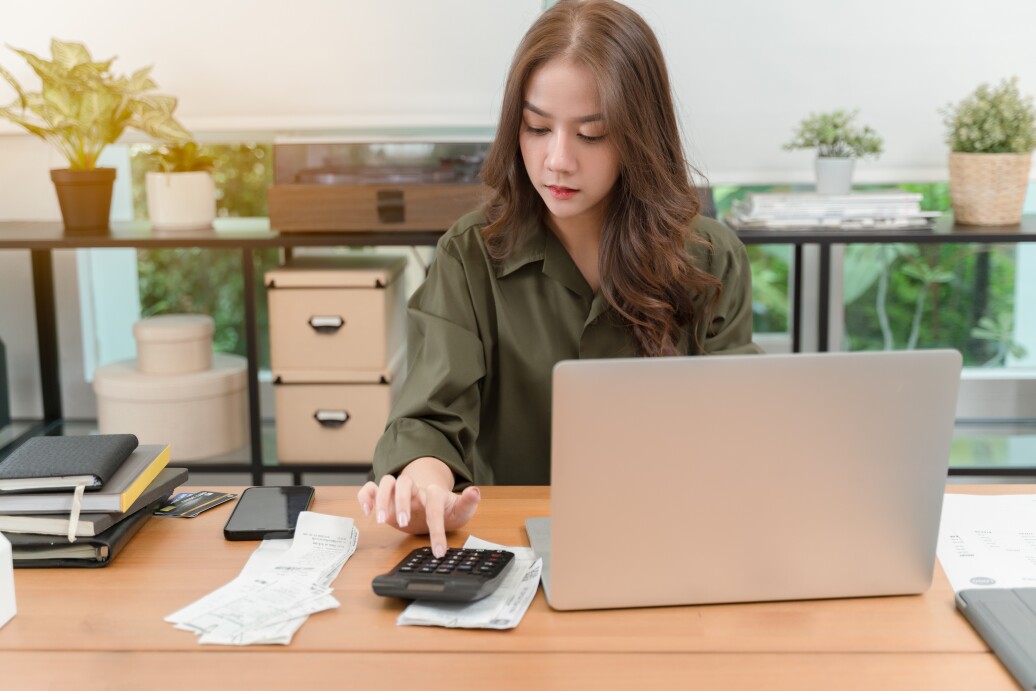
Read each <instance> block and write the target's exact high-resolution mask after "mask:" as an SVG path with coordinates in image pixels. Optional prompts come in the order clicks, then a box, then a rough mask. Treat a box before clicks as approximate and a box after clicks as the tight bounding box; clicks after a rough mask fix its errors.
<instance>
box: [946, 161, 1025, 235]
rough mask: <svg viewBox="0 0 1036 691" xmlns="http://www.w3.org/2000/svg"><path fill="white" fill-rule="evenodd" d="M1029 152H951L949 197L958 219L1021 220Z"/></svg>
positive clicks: (1002, 222) (984, 222) (976, 222)
mask: <svg viewBox="0 0 1036 691" xmlns="http://www.w3.org/2000/svg"><path fill="white" fill-rule="evenodd" d="M1031 163H1032V153H1031V152H1030V153H1025V154H965V153H959V152H956V151H954V152H953V153H951V154H950V197H951V199H952V201H953V216H954V218H955V219H956V221H957V222H958V223H966V224H969V225H976V226H1003V225H1015V224H1018V223H1020V222H1021V220H1022V207H1023V206H1024V204H1025V192H1026V190H1028V187H1029V169H1030V167H1031Z"/></svg>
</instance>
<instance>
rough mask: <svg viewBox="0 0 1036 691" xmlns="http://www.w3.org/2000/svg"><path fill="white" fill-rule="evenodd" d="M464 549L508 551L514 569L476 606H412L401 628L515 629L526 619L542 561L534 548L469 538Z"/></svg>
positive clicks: (419, 603) (420, 603) (422, 603)
mask: <svg viewBox="0 0 1036 691" xmlns="http://www.w3.org/2000/svg"><path fill="white" fill-rule="evenodd" d="M464 548H465V549H506V550H508V551H510V552H514V566H512V567H511V570H510V571H508V572H507V575H506V576H504V577H503V578H504V581H503V583H501V584H500V585H499V586H498V587H497V589H496V590H495V591H493V593H492V594H491V595H489V596H488V597H485V598H483V599H481V600H477V601H475V602H427V601H415V602H412V603H411V604H410V605H409V606H408V607H407V608H406V609H404V610H403V613H402V614H400V615H399V618H397V619H396V624H397V625H399V626H446V627H448V628H462V629H513V628H514V627H516V626H518V624H519V622H521V620H522V617H523V616H525V610H527V609H529V603H531V602H532V598H533V597H535V595H536V588H538V587H539V584H540V571H541V570H542V569H543V560H542V559H537V558H536V554H535V553H534V552H533V551H532V548H531V547H507V546H505V545H497V544H494V543H492V542H486V541H485V540H479V539H478V538H477V537H468V540H467V542H465V543H464Z"/></svg>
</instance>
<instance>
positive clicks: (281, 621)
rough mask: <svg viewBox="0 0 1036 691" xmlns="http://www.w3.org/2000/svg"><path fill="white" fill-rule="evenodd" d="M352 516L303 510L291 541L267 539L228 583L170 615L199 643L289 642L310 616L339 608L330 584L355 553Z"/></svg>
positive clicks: (355, 539) (170, 617) (170, 620)
mask: <svg viewBox="0 0 1036 691" xmlns="http://www.w3.org/2000/svg"><path fill="white" fill-rule="evenodd" d="M358 539H359V531H358V530H357V529H356V526H355V525H353V520H352V519H351V518H343V517H341V516H328V515H326V514H320V513H313V512H312V511H304V512H302V513H301V514H299V520H298V524H297V526H296V528H295V537H294V538H293V539H291V540H264V541H263V542H262V543H261V544H260V545H259V547H258V548H256V550H255V551H254V552H253V553H252V556H251V557H250V558H249V560H248V562H247V563H246V564H245V566H244V568H243V569H242V570H241V573H240V574H239V575H238V576H237V577H236V578H235V579H234V580H232V581H230V582H229V583H227V584H226V585H224V586H222V587H220V588H217V589H216V590H214V591H212V592H211V593H209V594H208V595H206V596H205V597H203V598H201V599H200V600H197V601H195V602H193V603H191V604H189V605H187V606H186V607H184V608H183V609H181V610H178V611H176V612H173V613H172V614H170V615H169V616H168V617H166V618H165V620H166V621H168V622H170V623H172V624H175V625H176V628H178V629H183V630H186V631H191V632H193V633H195V634H196V635H197V636H198V642H199V643H213V644H221V645H255V644H271V643H277V644H281V645H287V644H288V643H291V638H292V636H293V635H294V634H295V632H296V631H297V630H298V628H299V627H300V626H302V624H303V623H304V622H305V621H306V618H307V617H308V616H309V615H310V614H315V613H316V612H322V611H324V610H327V609H333V608H335V607H338V606H339V603H338V601H337V600H336V599H335V598H334V597H333V596H332V595H331V590H332V589H331V583H333V582H334V579H335V578H336V577H337V576H338V574H339V572H341V570H342V567H343V566H344V565H345V562H346V561H347V560H348V559H349V557H350V556H351V555H352V554H353V552H355V551H356V543H357V541H358Z"/></svg>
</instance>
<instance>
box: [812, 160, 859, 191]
mask: <svg viewBox="0 0 1036 691" xmlns="http://www.w3.org/2000/svg"><path fill="white" fill-rule="evenodd" d="M855 166H856V159H855V158H823V157H821V156H817V161H816V172H817V192H819V193H820V194H849V193H850V192H851V191H852V189H853V168H854V167H855Z"/></svg>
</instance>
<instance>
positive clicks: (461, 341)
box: [374, 212, 759, 486]
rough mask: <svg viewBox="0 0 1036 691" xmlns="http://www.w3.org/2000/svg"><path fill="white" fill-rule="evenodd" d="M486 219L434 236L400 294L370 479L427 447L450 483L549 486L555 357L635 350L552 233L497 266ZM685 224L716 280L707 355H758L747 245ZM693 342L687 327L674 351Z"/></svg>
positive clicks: (718, 227) (702, 224) (714, 225)
mask: <svg viewBox="0 0 1036 691" xmlns="http://www.w3.org/2000/svg"><path fill="white" fill-rule="evenodd" d="M483 224H484V219H483V217H482V215H481V214H480V213H478V212H475V213H471V214H468V215H466V216H464V217H463V218H461V219H460V220H459V221H458V222H457V223H456V224H455V225H454V226H453V227H452V228H451V229H450V230H449V231H447V232H446V234H445V235H443V236H442V238H441V239H440V240H439V243H438V247H437V250H436V255H435V260H434V262H433V263H432V265H431V267H430V269H429V272H428V277H427V279H426V280H425V282H424V283H423V284H422V285H421V287H420V288H419V289H418V290H417V292H415V293H414V295H413V297H412V298H411V300H410V302H409V305H408V307H407V347H408V352H407V367H408V373H407V377H406V381H405V382H404V383H403V385H402V387H401V389H400V392H399V394H398V396H397V397H396V399H395V401H394V404H393V406H392V412H391V414H390V416H389V422H388V426H387V427H386V429H385V433H384V435H383V436H382V438H381V441H380V442H379V443H378V446H377V450H376V451H375V452H374V475H375V477H376V478H378V479H380V478H381V477H382V476H383V475H386V474H396V473H398V472H399V471H400V470H402V469H403V467H404V466H406V465H407V464H408V463H410V461H412V460H414V459H415V458H420V457H422V456H434V457H436V458H439V459H441V460H442V461H444V462H445V463H446V464H447V465H449V466H450V468H452V469H453V472H454V475H455V476H456V481H457V484H458V486H464V485H467V484H470V483H474V484H477V485H544V484H549V483H550V419H551V411H550V407H551V374H552V369H553V367H554V364H555V363H557V362H558V361H560V360H568V359H577V358H613V357H632V356H633V355H634V341H633V339H632V336H631V334H630V333H629V330H628V329H627V328H625V327H623V326H622V325H621V324H620V323H619V322H618V320H617V319H615V318H609V315H610V313H612V312H613V310H612V308H611V306H610V305H609V304H608V303H607V301H606V300H605V299H604V298H603V297H602V296H601V295H600V293H597V294H595V293H594V291H593V290H592V289H591V288H590V285H589V284H588V283H587V282H586V279H584V278H583V275H582V274H581V273H580V271H579V269H578V268H577V267H576V264H575V262H573V261H572V258H571V257H570V256H569V255H568V252H567V251H566V250H565V248H564V247H563V246H562V244H561V242H560V241H559V240H558V239H557V237H556V236H555V235H554V233H553V232H552V231H550V230H549V229H548V228H547V227H546V226H545V225H543V224H542V223H539V222H536V223H535V225H536V232H535V233H534V234H533V235H532V236H531V238H530V240H529V241H528V242H527V243H525V246H524V247H522V248H520V249H519V250H518V251H516V252H515V253H513V255H512V256H511V257H510V258H509V259H507V260H506V261H504V262H503V263H502V264H499V265H494V264H493V263H492V262H491V261H490V259H489V256H488V254H487V252H486V248H485V245H484V244H483V241H482V235H481V233H480V230H481V228H482V226H483ZM694 225H695V229H696V231H697V232H698V233H700V234H701V235H702V236H703V237H704V238H705V239H707V240H708V241H709V242H710V243H711V245H712V249H711V250H707V249H705V248H702V247H701V245H697V244H695V245H690V246H689V249H690V250H691V253H692V256H693V257H695V258H696V260H697V261H699V262H700V263H699V266H700V267H701V268H703V269H705V270H706V271H708V272H709V273H711V274H712V275H714V276H716V277H717V278H719V279H720V280H721V281H722V282H723V291H722V294H721V296H720V300H719V304H718V306H717V309H716V312H715V315H714V316H713V318H712V320H711V322H710V323H709V324H708V325H707V326H706V332H705V339H704V347H705V352H707V353H713V354H715V353H754V352H759V349H758V348H757V347H756V346H755V344H753V343H752V297H751V293H752V277H751V272H750V268H749V264H748V257H747V255H746V253H745V248H744V246H743V245H742V244H741V241H740V240H738V238H737V236H735V235H734V233H733V232H732V231H730V230H729V229H728V228H727V227H726V226H724V225H722V224H720V223H718V222H716V221H714V220H711V219H708V218H704V217H701V216H699V217H697V219H696V220H695V223H694ZM688 331H689V328H688ZM693 343H694V339H693V337H692V336H691V334H690V333H688V332H685V333H684V334H683V336H682V338H681V340H680V346H679V347H680V352H682V353H688V352H689V350H693ZM689 344H690V345H689Z"/></svg>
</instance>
